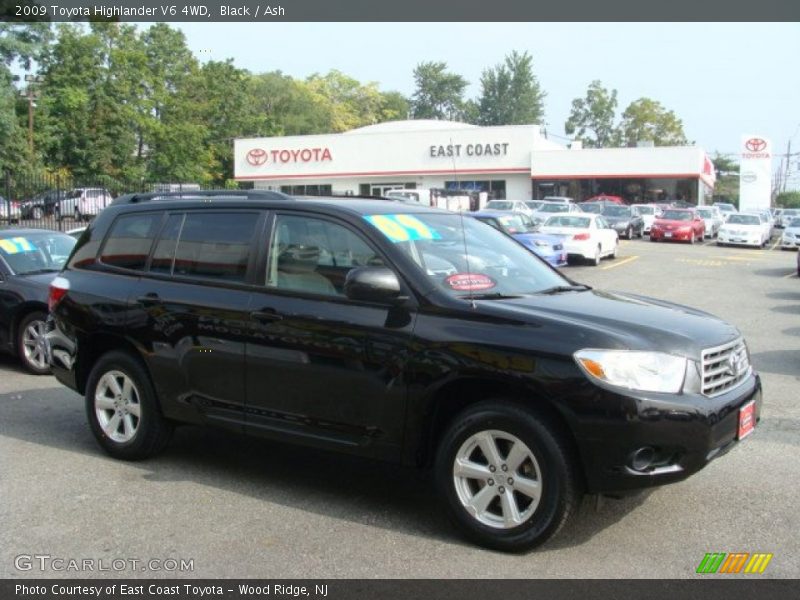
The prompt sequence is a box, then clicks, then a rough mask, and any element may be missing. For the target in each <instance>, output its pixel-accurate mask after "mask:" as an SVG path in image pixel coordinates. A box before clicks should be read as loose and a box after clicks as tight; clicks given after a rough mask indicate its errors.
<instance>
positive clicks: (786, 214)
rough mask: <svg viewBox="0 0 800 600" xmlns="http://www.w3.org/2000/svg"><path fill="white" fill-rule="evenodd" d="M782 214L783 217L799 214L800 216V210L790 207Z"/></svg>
mask: <svg viewBox="0 0 800 600" xmlns="http://www.w3.org/2000/svg"><path fill="white" fill-rule="evenodd" d="M781 216H782V217H798V216H800V211H798V210H795V209H792V208H790V209H787V210H784V211H783V212H782V213H781Z"/></svg>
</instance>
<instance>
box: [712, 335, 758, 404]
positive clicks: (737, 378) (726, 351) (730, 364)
mask: <svg viewBox="0 0 800 600" xmlns="http://www.w3.org/2000/svg"><path fill="white" fill-rule="evenodd" d="M751 372H752V367H751V366H750V356H749V354H748V353H747V346H745V343H744V339H743V338H739V339H738V340H736V341H734V342H730V343H728V344H724V345H722V346H717V347H716V348H707V349H706V350H703V362H702V376H703V394H704V395H706V396H718V395H719V394H723V393H725V392H727V391H728V390H730V389H733V388H735V387H736V386H737V385H739V384H740V383H742V382H743V381H744V380H745V379H747V377H748V376H749V375H750V373H751Z"/></svg>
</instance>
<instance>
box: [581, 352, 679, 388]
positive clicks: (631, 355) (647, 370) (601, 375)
mask: <svg viewBox="0 0 800 600" xmlns="http://www.w3.org/2000/svg"><path fill="white" fill-rule="evenodd" d="M574 357H575V362H577V363H578V366H579V367H580V368H581V370H582V371H583V372H584V373H586V374H587V375H588V376H589V379H592V380H597V381H599V382H602V383H605V384H606V385H611V386H615V387H621V388H626V389H629V390H637V391H640V392H661V393H665V394H677V393H678V392H679V391H680V390H681V388H682V387H683V380H684V377H685V376H686V365H687V359H686V358H684V357H682V356H674V355H672V354H664V353H663V352H642V351H637V350H593V349H585V350H579V351H578V352H576V353H575V354H574Z"/></svg>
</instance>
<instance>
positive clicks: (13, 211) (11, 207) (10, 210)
mask: <svg viewBox="0 0 800 600" xmlns="http://www.w3.org/2000/svg"><path fill="white" fill-rule="evenodd" d="M21 218H22V210H21V209H20V206H19V202H12V201H10V200H6V199H5V198H4V197H3V196H0V221H8V222H9V223H18V222H19V220H20V219H21Z"/></svg>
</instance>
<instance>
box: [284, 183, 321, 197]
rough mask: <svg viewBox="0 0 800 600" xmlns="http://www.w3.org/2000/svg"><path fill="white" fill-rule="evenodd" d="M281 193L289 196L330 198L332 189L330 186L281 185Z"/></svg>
mask: <svg viewBox="0 0 800 600" xmlns="http://www.w3.org/2000/svg"><path fill="white" fill-rule="evenodd" d="M281 192H283V193H284V194H289V195H290V196H330V195H332V194H333V187H332V186H330V185H325V184H323V185H316V184H312V185H282V186H281Z"/></svg>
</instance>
